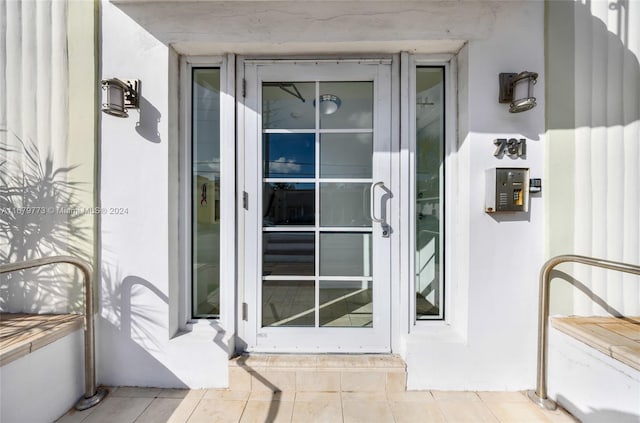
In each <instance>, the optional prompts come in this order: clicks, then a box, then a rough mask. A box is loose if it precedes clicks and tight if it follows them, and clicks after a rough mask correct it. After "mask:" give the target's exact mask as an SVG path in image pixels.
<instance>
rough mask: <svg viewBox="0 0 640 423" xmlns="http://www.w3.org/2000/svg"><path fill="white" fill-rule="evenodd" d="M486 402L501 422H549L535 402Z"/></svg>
mask: <svg viewBox="0 0 640 423" xmlns="http://www.w3.org/2000/svg"><path fill="white" fill-rule="evenodd" d="M485 404H486V405H487V407H488V408H489V410H491V412H492V413H493V415H494V416H496V417H497V418H498V420H499V421H500V422H501V423H528V422H532V423H534V422H548V420H547V419H546V418H545V416H544V414H543V412H542V410H541V409H540V408H539V407H538V406H537V405H535V404H533V403H526V402H513V401H512V402H497V401H489V402H486V403H485Z"/></svg>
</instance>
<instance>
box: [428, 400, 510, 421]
mask: <svg viewBox="0 0 640 423" xmlns="http://www.w3.org/2000/svg"><path fill="white" fill-rule="evenodd" d="M436 403H437V404H438V407H439V408H440V410H442V414H443V415H444V418H445V419H446V421H448V422H456V423H480V422H491V423H497V422H498V419H497V418H496V417H495V416H494V415H493V414H492V413H491V411H490V410H489V408H488V407H487V406H486V405H485V403H483V402H482V401H480V400H477V401H453V400H451V401H438V400H437V398H436Z"/></svg>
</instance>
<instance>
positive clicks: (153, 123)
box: [136, 97, 162, 144]
mask: <svg viewBox="0 0 640 423" xmlns="http://www.w3.org/2000/svg"><path fill="white" fill-rule="evenodd" d="M161 117H162V115H161V114H160V111H159V110H158V109H156V108H155V106H154V105H153V104H151V103H149V101H148V100H147V99H146V98H144V97H140V119H139V120H138V122H136V132H137V133H138V134H139V135H140V136H142V137H143V138H144V139H146V140H147V141H150V142H152V143H155V144H158V143H160V141H161V139H160V132H159V131H158V123H160V118H161Z"/></svg>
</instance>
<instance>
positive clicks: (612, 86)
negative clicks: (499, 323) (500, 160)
mask: <svg viewBox="0 0 640 423" xmlns="http://www.w3.org/2000/svg"><path fill="white" fill-rule="evenodd" d="M548 7H549V13H548V16H549V22H548V29H547V44H548V49H547V63H548V85H547V89H548V94H549V102H548V103H547V136H548V140H549V149H548V151H547V163H548V172H547V175H546V176H547V179H548V181H549V186H550V187H551V189H550V190H549V191H548V194H549V195H548V197H547V198H546V200H547V210H546V211H547V223H548V225H547V237H546V238H547V239H546V251H547V255H548V257H552V256H555V255H558V254H581V255H586V256H592V257H597V258H602V259H608V260H613V261H620V262H625V263H629V264H635V265H638V264H640V202H639V201H640V200H639V198H640V185H639V184H638V180H639V179H640V174H639V173H638V172H639V171H638V169H640V146H639V143H638V140H639V139H640V2H637V1H632V2H625V3H611V2H608V1H604V0H594V1H590V2H583V1H578V0H576V1H568V2H549V6H548ZM558 270H560V271H562V272H565V273H566V275H559V277H558V278H556V279H554V280H553V281H552V290H551V302H552V308H551V312H552V313H559V314H569V315H570V314H578V315H610V314H622V315H627V316H635V315H638V313H640V284H639V283H638V282H639V281H640V278H638V277H637V276H633V275H625V274H623V273H620V272H613V271H607V270H604V269H597V268H590V267H588V266H583V265H575V266H572V265H563V266H561V267H559V268H558ZM572 278H575V282H578V283H574V282H573V281H572ZM563 279H564V280H563ZM573 285H575V286H573ZM580 285H582V287H581V288H580ZM587 290H590V291H591V292H587Z"/></svg>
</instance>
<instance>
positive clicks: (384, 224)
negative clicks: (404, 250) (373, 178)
mask: <svg viewBox="0 0 640 423" xmlns="http://www.w3.org/2000/svg"><path fill="white" fill-rule="evenodd" d="M383 186H384V182H382V181H378V182H374V183H372V184H371V204H370V206H371V208H370V214H371V221H372V222H375V223H379V224H380V227H381V228H382V236H383V237H384V238H388V237H389V225H388V224H387V222H385V220H384V218H382V217H376V212H375V208H376V207H375V203H376V195H375V194H376V188H377V187H383Z"/></svg>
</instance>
